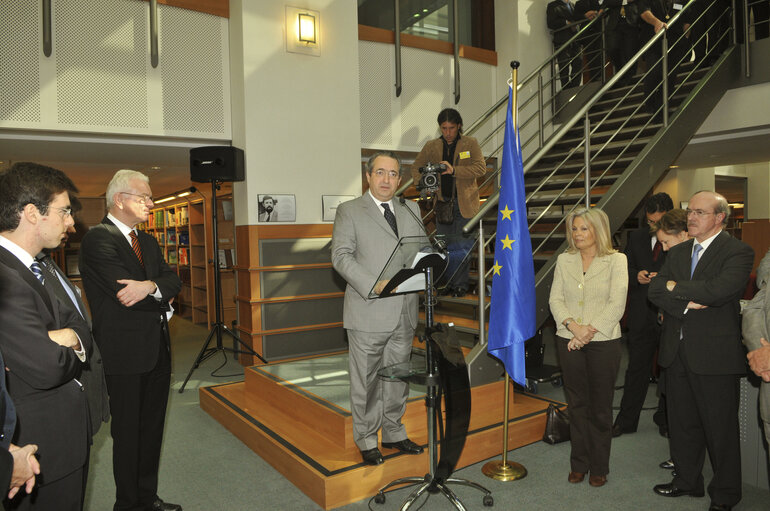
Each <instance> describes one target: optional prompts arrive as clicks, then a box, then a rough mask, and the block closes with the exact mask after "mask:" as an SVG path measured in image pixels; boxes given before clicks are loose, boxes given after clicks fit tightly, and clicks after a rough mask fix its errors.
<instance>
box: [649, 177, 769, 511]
mask: <svg viewBox="0 0 770 511" xmlns="http://www.w3.org/2000/svg"><path fill="white" fill-rule="evenodd" d="M729 208H730V207H729V205H728V204H727V201H726V200H725V198H724V197H722V196H721V195H719V194H717V193H714V192H710V191H702V192H698V193H696V194H695V195H693V196H692V198H691V199H690V201H689V209H688V210H687V231H688V233H689V234H690V236H693V239H690V240H688V241H685V242H682V243H680V244H678V245H676V246H675V247H673V248H672V249H671V250H670V251H669V253H668V255H667V256H666V262H665V263H664V264H663V268H661V270H660V272H659V273H658V275H657V276H656V277H655V278H653V279H652V282H651V283H650V290H649V297H650V301H652V302H653V303H654V304H656V305H657V306H658V307H660V308H661V309H662V310H663V334H662V337H661V346H660V355H659V357H658V362H659V363H660V365H661V366H662V367H664V368H666V400H667V403H668V421H669V433H670V435H671V442H670V445H671V458H672V460H673V461H674V465H675V467H676V474H675V476H674V479H673V480H672V481H671V482H670V483H664V484H658V485H656V486H655V488H654V491H655V493H657V494H658V495H661V496H664V497H679V496H682V495H689V496H692V497H702V496H703V495H704V488H703V485H704V483H703V463H704V458H705V455H706V452H707V451H708V455H709V459H710V460H711V465H712V468H713V471H714V476H713V478H712V479H711V482H710V483H709V485H708V492H709V496H710V497H711V507H710V508H709V510H710V511H726V510H730V509H732V507H733V506H735V505H736V504H738V502H739V501H740V500H741V487H742V482H741V447H740V435H739V429H738V396H739V393H738V378H739V376H740V375H742V374H744V373H745V372H746V355H745V354H744V350H743V346H742V345H741V319H740V304H739V300H740V298H741V296H742V295H743V291H744V289H745V288H746V282H748V279H749V274H750V273H751V267H752V265H753V263H754V251H753V250H752V248H751V247H750V246H748V245H746V244H745V243H743V242H741V241H739V240H737V239H735V238H733V237H732V236H730V235H729V234H728V233H727V232H724V231H723V229H724V227H725V225H726V224H727V218H728V216H729V212H730V209H729Z"/></svg>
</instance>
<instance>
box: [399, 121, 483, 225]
mask: <svg viewBox="0 0 770 511" xmlns="http://www.w3.org/2000/svg"><path fill="white" fill-rule="evenodd" d="M443 154H444V141H443V139H442V138H441V137H439V138H437V139H434V140H429V141H428V143H426V144H425V147H423V148H422V151H420V154H418V155H417V158H415V160H414V163H413V164H412V178H413V179H414V182H415V183H418V182H419V181H420V170H419V169H420V167H424V166H425V165H426V164H427V163H428V162H430V163H439V162H440V161H442V160H443V159H444V157H443ZM450 163H451V164H452V167H454V172H455V178H456V185H457V203H458V204H459V206H460V213H461V214H462V216H463V217H465V218H471V217H472V216H473V215H475V214H476V213H478V212H479V187H478V185H477V184H476V178H478V177H481V176H483V175H484V174H485V173H486V170H487V165H486V161H485V160H484V156H483V155H482V154H481V147H479V143H478V142H477V141H476V139H475V138H473V137H465V136H461V137H459V138H458V139H457V146H456V147H455V155H454V161H452V162H450Z"/></svg>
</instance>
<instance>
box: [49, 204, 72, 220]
mask: <svg viewBox="0 0 770 511" xmlns="http://www.w3.org/2000/svg"><path fill="white" fill-rule="evenodd" d="M51 209H55V210H56V211H58V212H59V213H61V217H62V218H67V217H68V216H72V206H67V207H66V208H51Z"/></svg>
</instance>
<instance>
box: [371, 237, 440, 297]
mask: <svg viewBox="0 0 770 511" xmlns="http://www.w3.org/2000/svg"><path fill="white" fill-rule="evenodd" d="M445 259H446V258H445V256H444V254H442V253H440V252H438V251H437V250H435V249H434V248H433V245H432V244H431V243H430V241H429V240H428V238H427V237H426V236H404V237H403V238H401V239H399V240H398V244H397V245H396V248H395V249H394V250H393V253H392V254H391V255H390V257H389V258H388V262H387V263H386V264H385V267H384V268H383V269H382V271H381V272H380V274H379V276H378V277H377V280H375V283H374V285H373V286H372V289H371V290H370V291H369V296H368V298H369V299H375V298H384V297H387V296H392V295H397V294H398V295H400V294H404V293H415V292H418V291H424V290H425V271H426V268H427V267H430V268H432V269H433V270H432V271H433V272H434V280H435V279H438V277H439V276H440V275H441V273H442V272H443V271H444V269H445V268H446V260H445ZM383 281H385V282H387V284H386V285H385V286H384V288H383V289H382V290H381V291H380V292H379V293H377V292H375V289H377V288H378V284H381V283H382V282H383Z"/></svg>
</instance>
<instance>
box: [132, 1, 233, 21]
mask: <svg viewBox="0 0 770 511" xmlns="http://www.w3.org/2000/svg"><path fill="white" fill-rule="evenodd" d="M145 2H149V0H145ZM158 3H159V4H163V5H169V6H171V7H179V8H180V9H189V10H191V11H198V12H205V13H206V14H213V15H214V16H220V17H222V18H229V17H230V0H158Z"/></svg>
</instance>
